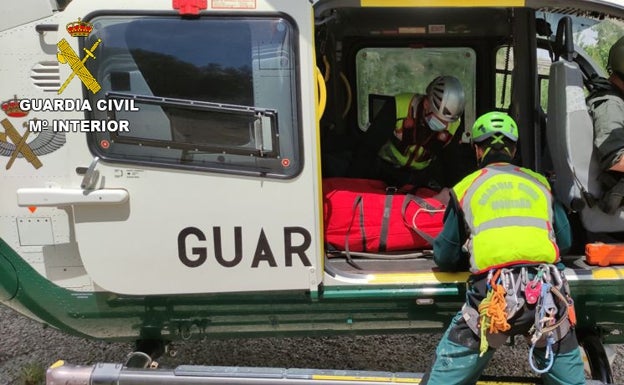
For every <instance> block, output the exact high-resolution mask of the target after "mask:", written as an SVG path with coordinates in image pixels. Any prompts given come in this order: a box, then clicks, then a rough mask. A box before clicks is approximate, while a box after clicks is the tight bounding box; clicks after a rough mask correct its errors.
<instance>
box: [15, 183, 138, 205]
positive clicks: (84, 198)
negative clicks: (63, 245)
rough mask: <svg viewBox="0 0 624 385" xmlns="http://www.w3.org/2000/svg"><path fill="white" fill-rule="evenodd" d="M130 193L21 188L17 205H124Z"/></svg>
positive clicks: (112, 190)
mask: <svg viewBox="0 0 624 385" xmlns="http://www.w3.org/2000/svg"><path fill="white" fill-rule="evenodd" d="M128 196H129V194H128V191H127V190H125V189H121V188H111V189H100V190H83V189H81V188H75V189H71V188H56V187H53V188H40V187H37V188H20V189H18V190H17V205H18V206H20V207H29V206H38V207H40V206H73V205H94V204H97V205H100V204H104V205H108V204H122V203H125V202H127V201H128Z"/></svg>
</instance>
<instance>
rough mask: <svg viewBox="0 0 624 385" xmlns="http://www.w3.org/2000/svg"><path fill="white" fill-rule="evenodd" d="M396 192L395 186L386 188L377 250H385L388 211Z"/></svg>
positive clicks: (389, 211)
mask: <svg viewBox="0 0 624 385" xmlns="http://www.w3.org/2000/svg"><path fill="white" fill-rule="evenodd" d="M396 192H397V188H396V187H387V188H386V200H385V202H384V210H383V216H382V218H381V232H380V234H379V251H381V252H384V251H386V245H387V241H388V229H389V228H390V213H391V212H392V200H393V199H394V193H396Z"/></svg>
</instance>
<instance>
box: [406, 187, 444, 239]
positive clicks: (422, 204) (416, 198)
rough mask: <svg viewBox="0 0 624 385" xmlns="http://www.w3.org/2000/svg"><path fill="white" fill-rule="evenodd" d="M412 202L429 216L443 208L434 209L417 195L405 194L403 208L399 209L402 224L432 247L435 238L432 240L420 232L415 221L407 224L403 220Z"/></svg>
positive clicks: (429, 236)
mask: <svg viewBox="0 0 624 385" xmlns="http://www.w3.org/2000/svg"><path fill="white" fill-rule="evenodd" d="M412 202H415V203H416V204H417V205H419V206H420V207H422V208H423V209H424V210H425V211H427V212H428V213H429V215H431V216H433V215H435V213H436V212H438V211H443V210H444V208H436V207H434V206H433V205H431V204H430V203H429V202H427V201H426V200H424V199H423V198H421V197H419V196H417V195H413V194H407V195H406V196H405V199H404V200H403V207H401V217H403V223H404V224H405V226H407V227H408V228H410V229H412V230H414V231H415V232H416V234H418V235H420V236H421V237H422V238H423V239H424V240H425V241H427V242H428V243H429V244H430V245H433V241H434V239H435V238H433V237H432V236H431V235H429V234H427V233H425V232H424V231H422V230H420V229H419V228H418V226H416V222H415V221H414V222H413V223H409V222H407V221H406V220H405V213H406V212H407V207H408V206H409V205H410V203H412Z"/></svg>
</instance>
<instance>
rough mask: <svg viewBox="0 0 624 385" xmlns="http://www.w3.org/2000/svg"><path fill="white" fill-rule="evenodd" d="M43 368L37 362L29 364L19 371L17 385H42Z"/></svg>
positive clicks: (43, 382) (43, 377) (43, 379)
mask: <svg viewBox="0 0 624 385" xmlns="http://www.w3.org/2000/svg"><path fill="white" fill-rule="evenodd" d="M45 372H46V370H45V367H44V366H43V365H42V364H41V363H39V362H29V363H27V364H25V365H24V366H23V367H22V368H21V369H20V377H19V382H18V385H44V384H45Z"/></svg>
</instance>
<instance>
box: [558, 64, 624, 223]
mask: <svg viewBox="0 0 624 385" xmlns="http://www.w3.org/2000/svg"><path fill="white" fill-rule="evenodd" d="M546 139H547V143H548V147H549V150H550V152H551V154H552V161H553V167H554V171H555V175H556V177H555V181H554V182H553V192H554V194H555V196H556V198H558V199H559V200H560V201H561V202H562V203H563V204H564V205H565V206H566V207H567V208H568V209H569V210H571V211H575V212H578V213H579V216H580V219H581V222H582V224H583V226H584V228H585V229H586V230H588V231H590V232H594V233H599V232H602V233H609V232H620V231H624V210H623V209H622V208H619V209H618V210H617V211H616V212H615V214H607V213H605V212H604V211H603V210H602V209H601V208H600V204H599V200H600V198H601V197H602V195H603V191H602V187H601V184H600V182H599V180H598V176H599V175H600V167H599V159H598V155H597V151H596V148H595V146H594V145H593V143H594V130H593V122H592V119H591V116H590V115H589V112H588V109H587V105H586V103H585V94H584V92H583V75H582V73H581V70H580V68H579V67H578V65H577V64H576V63H574V62H571V61H568V60H565V59H561V60H558V61H556V62H554V63H553V64H552V65H551V67H550V82H549V86H548V118H547V125H546Z"/></svg>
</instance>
